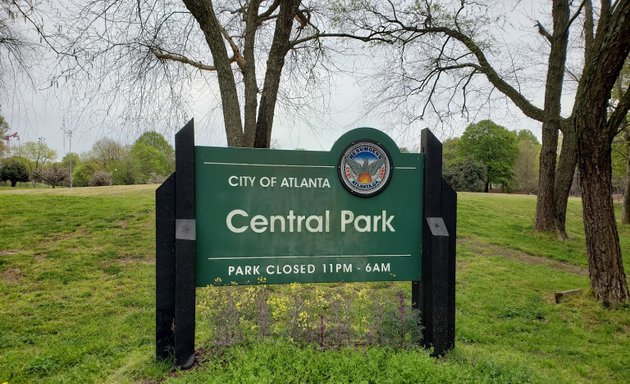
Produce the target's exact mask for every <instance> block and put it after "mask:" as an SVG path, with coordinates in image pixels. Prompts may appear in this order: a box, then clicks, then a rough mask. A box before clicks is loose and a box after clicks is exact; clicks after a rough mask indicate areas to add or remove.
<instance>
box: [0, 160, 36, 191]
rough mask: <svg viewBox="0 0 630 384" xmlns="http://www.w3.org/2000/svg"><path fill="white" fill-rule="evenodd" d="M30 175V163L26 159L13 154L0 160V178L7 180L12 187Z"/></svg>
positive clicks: (26, 179) (27, 178)
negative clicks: (0, 161) (0, 163)
mask: <svg viewBox="0 0 630 384" xmlns="http://www.w3.org/2000/svg"><path fill="white" fill-rule="evenodd" d="M30 175H31V172H30V164H29V161H28V160H27V159H25V158H23V157H19V156H13V157H9V158H7V159H4V160H3V161H2V165H1V169H0V180H2V181H9V182H10V183H11V186H12V187H15V186H16V184H17V183H18V182H24V181H28V180H29V177H30Z"/></svg>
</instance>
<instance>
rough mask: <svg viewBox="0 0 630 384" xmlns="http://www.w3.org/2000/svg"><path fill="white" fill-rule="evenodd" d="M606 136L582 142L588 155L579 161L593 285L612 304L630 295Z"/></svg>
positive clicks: (603, 298) (601, 296)
mask: <svg viewBox="0 0 630 384" xmlns="http://www.w3.org/2000/svg"><path fill="white" fill-rule="evenodd" d="M578 124H579V123H578ZM578 129H580V128H578ZM581 129H584V128H581ZM598 136H602V135H598ZM602 139H603V140H602ZM605 140H606V138H601V137H598V138H595V137H593V136H590V139H589V140H588V141H589V142H590V143H593V144H590V143H584V142H582V143H580V151H581V153H588V154H589V155H586V156H582V157H581V158H580V160H579V164H580V180H581V185H582V190H583V196H582V207H583V217H584V231H585V233H586V251H587V254H588V267H589V268H588V269H589V276H590V279H591V287H592V289H593V293H594V294H595V297H596V298H598V299H600V300H601V301H602V302H603V304H604V305H605V306H611V305H615V304H619V303H624V302H626V301H628V299H629V297H630V296H629V293H628V283H627V281H626V274H625V272H624V268H623V263H622V258H621V248H620V246H619V234H618V232H617V223H616V221H615V216H614V211H613V201H612V186H611V183H610V180H611V176H612V170H611V163H610V161H611V155H610V146H608V148H606V143H605ZM595 141H597V142H596V143H595Z"/></svg>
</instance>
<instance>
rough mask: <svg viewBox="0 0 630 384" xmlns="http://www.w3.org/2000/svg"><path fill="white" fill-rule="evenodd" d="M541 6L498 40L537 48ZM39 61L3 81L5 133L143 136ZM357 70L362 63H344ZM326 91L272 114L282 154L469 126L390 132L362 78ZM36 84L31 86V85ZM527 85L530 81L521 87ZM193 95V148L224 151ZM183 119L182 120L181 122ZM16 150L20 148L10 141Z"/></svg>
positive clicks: (517, 12) (518, 125) (408, 143)
mask: <svg viewBox="0 0 630 384" xmlns="http://www.w3.org/2000/svg"><path fill="white" fill-rule="evenodd" d="M543 3H544V7H542V6H541V5H540V2H528V1H522V2H519V6H518V7H517V8H514V9H513V10H512V15H511V16H510V24H509V25H504V26H503V28H504V31H503V33H502V39H503V40H502V41H499V44H503V45H510V44H517V43H519V42H520V43H522V42H525V43H527V41H528V40H530V42H531V44H530V46H535V45H536V44H537V43H536V41H538V44H539V43H540V36H538V35H537V34H536V31H535V28H534V26H533V23H532V19H533V18H534V17H535V16H536V15H535V13H536V12H538V11H539V10H540V9H543V10H544V8H546V7H549V5H547V4H546V2H543ZM41 57H42V56H38V57H37V60H34V62H35V64H34V65H33V67H32V68H31V69H30V74H31V76H32V79H33V82H30V81H29V80H28V79H26V78H25V77H18V78H16V81H12V80H13V79H9V80H7V79H5V83H4V89H3V90H2V95H1V108H2V109H1V111H0V113H1V114H2V115H3V116H4V117H5V118H6V120H7V121H8V123H9V125H10V127H11V128H10V129H11V131H10V132H18V134H19V135H20V138H21V141H20V142H21V143H24V142H26V141H36V140H38V138H40V137H41V138H43V139H44V140H45V141H46V143H47V144H48V145H49V146H50V147H51V148H53V149H54V150H56V151H57V153H58V155H59V156H58V158H59V159H60V158H61V157H62V156H63V155H64V154H65V153H67V152H68V151H69V140H68V137H67V136H65V135H64V134H63V131H64V130H72V131H73V135H72V151H74V152H79V153H81V152H85V151H87V150H88V149H89V148H90V147H91V145H92V144H93V143H94V142H95V141H96V140H98V139H99V138H102V137H110V138H113V139H115V140H117V141H119V142H121V143H123V144H131V143H133V141H134V140H135V139H136V138H137V137H138V136H139V135H140V133H141V132H140V131H139V129H137V128H134V127H133V126H126V127H118V128H117V129H112V128H111V127H103V126H99V125H95V123H94V122H95V121H100V119H101V118H102V114H101V112H98V110H97V109H88V110H83V109H82V108H81V107H79V106H77V105H74V104H73V102H72V101H71V100H72V98H71V97H70V95H68V92H69V91H68V90H67V89H63V86H60V87H52V88H51V87H49V84H47V83H46V79H47V78H48V76H49V74H50V65H51V63H52V61H51V60H44V59H42V58H41ZM357 66H361V61H360V60H359V61H358V62H357V61H355V62H353V63H350V64H348V65H347V68H350V69H351V70H352V67H354V68H357ZM330 84H332V87H330V89H326V90H324V93H326V94H327V97H324V98H323V99H317V100H314V101H313V102H312V105H311V108H310V110H309V111H305V112H303V113H301V116H299V117H297V118H296V116H295V113H294V112H287V111H286V110H284V109H282V108H278V109H277V114H276V116H277V117H276V120H275V121H274V129H273V134H272V141H273V143H274V146H275V147H278V148H283V149H295V148H302V149H310V150H328V149H330V147H331V146H332V144H333V143H334V141H335V140H336V139H337V138H338V137H339V136H340V135H341V134H343V133H344V132H345V131H347V130H350V129H352V128H357V127H362V126H370V127H374V128H378V129H381V130H384V131H385V132H387V133H388V134H390V136H392V138H393V139H394V140H395V141H396V142H397V143H398V144H399V146H405V147H407V148H418V147H419V140H420V139H419V137H420V133H419V131H420V129H422V128H426V127H429V128H432V130H433V131H434V133H435V134H436V135H437V136H438V137H439V138H441V139H445V138H448V137H452V136H459V135H461V133H462V131H463V129H464V128H465V127H466V125H468V124H469V123H470V122H471V121H466V120H464V119H463V118H456V119H454V120H453V121H451V122H449V124H448V127H444V126H443V125H441V124H439V122H437V121H432V120H431V119H430V118H429V119H426V120H423V121H419V122H416V123H414V125H413V126H411V127H407V129H401V128H398V129H393V128H392V126H394V124H393V123H394V122H397V121H398V120H399V118H398V116H397V115H396V114H395V113H394V114H382V113H379V111H376V112H373V113H366V111H367V110H368V107H367V106H368V105H369V103H370V97H369V92H368V91H369V89H366V82H365V79H363V78H362V77H360V76H356V75H355V74H353V73H339V74H334V75H333V77H332V78H331V81H330ZM33 85H34V86H33ZM525 86H527V84H525ZM200 88H201V90H199V89H193V90H191V94H190V95H188V97H189V99H190V100H191V105H192V108H191V110H190V118H194V119H195V122H196V133H197V137H196V141H197V145H213V146H225V145H226V140H225V134H224V130H223V121H222V118H221V114H220V111H219V110H218V109H217V105H218V103H217V101H218V95H217V91H216V89H211V88H212V87H200ZM530 94H531V95H533V96H532V97H531V98H533V101H534V103H535V104H536V105H538V106H541V105H542V98H543V94H544V91H543V90H536V89H533V90H530ZM570 104H571V98H570V97H565V106H564V110H565V111H568V108H570ZM484 118H490V119H492V120H494V121H495V122H497V123H499V124H501V125H504V126H506V127H508V128H510V129H530V130H531V131H532V132H534V134H535V135H537V136H538V137H539V138H540V124H538V123H537V122H534V121H532V120H531V119H528V118H526V117H524V116H523V115H522V114H521V113H520V112H519V111H518V110H517V109H516V108H515V107H512V106H511V104H510V103H509V102H506V103H503V104H502V105H501V107H499V108H494V109H485V110H481V111H480V112H479V113H478V114H477V115H476V116H475V119H476V120H481V119H484ZM183 123H184V122H182V124H183ZM155 128H156V130H157V131H159V132H161V133H163V134H164V135H165V137H166V138H167V139H168V140H169V141H171V142H172V139H173V134H174V132H175V131H176V130H177V129H178V128H179V127H177V126H170V127H167V126H159V124H158V126H156V127H155ZM13 145H17V143H15V142H14V143H13Z"/></svg>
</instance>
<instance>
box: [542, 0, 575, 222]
mask: <svg viewBox="0 0 630 384" xmlns="http://www.w3.org/2000/svg"><path fill="white" fill-rule="evenodd" d="M552 7H553V9H552V15H553V35H552V36H550V43H551V51H550V53H549V63H548V66H547V79H546V83H545V108H544V115H543V124H542V148H541V151H540V171H539V178H538V195H537V199H536V229H537V230H539V231H547V232H549V231H553V230H554V229H555V214H556V199H555V179H556V155H557V151H558V131H559V130H560V128H561V124H562V119H561V117H560V106H561V98H562V84H563V79H564V63H565V61H566V55H567V42H568V37H569V32H568V28H567V26H568V22H569V3H568V0H554V1H553V6H552Z"/></svg>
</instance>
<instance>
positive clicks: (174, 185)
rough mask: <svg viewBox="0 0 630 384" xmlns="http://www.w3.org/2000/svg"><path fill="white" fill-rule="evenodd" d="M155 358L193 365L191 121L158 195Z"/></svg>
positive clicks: (177, 143)
mask: <svg viewBox="0 0 630 384" xmlns="http://www.w3.org/2000/svg"><path fill="white" fill-rule="evenodd" d="M155 205H156V224H155V226H156V228H155V232H156V233H155V235H156V240H155V242H156V251H155V255H156V262H155V266H156V273H155V279H156V282H155V291H156V303H155V307H156V314H155V337H156V353H155V354H156V357H157V358H158V359H162V360H166V359H169V358H172V357H174V358H175V365H176V366H177V367H179V368H184V369H185V368H190V367H191V366H192V365H193V363H194V362H195V291H196V276H195V266H196V234H195V137H194V124H193V121H192V120H191V121H189V122H188V124H186V125H185V126H184V128H182V129H181V130H180V131H179V132H178V133H177V134H176V135H175V173H174V174H172V175H171V176H170V177H169V178H168V179H166V181H165V182H164V183H163V184H162V185H161V186H160V187H159V188H158V189H157V191H156V193H155Z"/></svg>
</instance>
